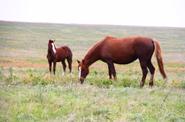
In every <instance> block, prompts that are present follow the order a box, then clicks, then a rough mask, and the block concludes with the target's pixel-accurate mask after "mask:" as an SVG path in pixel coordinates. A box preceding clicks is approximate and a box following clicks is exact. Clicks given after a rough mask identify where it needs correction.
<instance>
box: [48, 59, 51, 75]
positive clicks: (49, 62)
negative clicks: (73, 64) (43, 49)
mask: <svg viewBox="0 0 185 122" xmlns="http://www.w3.org/2000/svg"><path fill="white" fill-rule="evenodd" d="M48 64H49V72H50V73H51V67H52V62H51V61H48Z"/></svg>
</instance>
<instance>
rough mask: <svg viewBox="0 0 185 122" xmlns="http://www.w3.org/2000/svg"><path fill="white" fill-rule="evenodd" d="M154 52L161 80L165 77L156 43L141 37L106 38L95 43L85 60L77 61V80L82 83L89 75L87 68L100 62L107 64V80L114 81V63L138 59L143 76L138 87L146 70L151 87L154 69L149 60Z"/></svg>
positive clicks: (141, 84)
mask: <svg viewBox="0 0 185 122" xmlns="http://www.w3.org/2000/svg"><path fill="white" fill-rule="evenodd" d="M154 50H155V54H156V58H157V62H158V66H159V70H160V73H161V74H162V76H163V78H165V79H166V78H167V76H166V73H165V71H164V68H163V59H162V56H161V48H160V45H159V43H158V41H155V40H153V39H151V38H147V37H141V36H135V37H127V38H120V39H118V38H114V37H109V36H108V37H106V38H105V39H103V40H102V41H99V42H97V43H96V44H95V45H94V46H93V47H92V48H90V50H89V51H88V52H87V54H86V56H85V58H84V59H83V60H82V61H81V62H80V61H78V63H79V65H78V69H79V80H80V81H81V83H83V82H84V79H85V78H86V76H87V75H88V73H89V66H90V65H91V64H93V63H94V62H96V61H97V60H101V61H103V62H105V63H107V65H108V70H109V78H110V79H112V76H113V77H114V79H116V70H115V68H114V63H117V64H129V63H131V62H133V61H135V60H136V59H139V62H140V66H141V69H142V74H143V76H142V80H141V82H140V87H143V86H144V83H145V79H146V76H147V73H148V69H149V71H150V73H151V78H150V82H149V85H150V86H153V77H154V72H155V67H154V66H153V64H152V62H151V58H152V55H153V52H154ZM147 68H148V69H147Z"/></svg>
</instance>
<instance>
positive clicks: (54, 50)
mask: <svg viewBox="0 0 185 122" xmlns="http://www.w3.org/2000/svg"><path fill="white" fill-rule="evenodd" d="M51 45H52V50H53V52H54V53H56V49H55V46H54V44H53V43H51Z"/></svg>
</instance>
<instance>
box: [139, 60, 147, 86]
mask: <svg viewBox="0 0 185 122" xmlns="http://www.w3.org/2000/svg"><path fill="white" fill-rule="evenodd" d="M139 61H140V66H141V69H142V74H143V76H142V79H141V82H140V87H143V86H144V84H145V79H146V76H147V73H148V70H147V63H146V62H145V61H142V60H141V59H140V60H139Z"/></svg>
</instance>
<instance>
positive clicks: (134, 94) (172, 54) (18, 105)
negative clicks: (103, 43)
mask: <svg viewBox="0 0 185 122" xmlns="http://www.w3.org/2000/svg"><path fill="white" fill-rule="evenodd" d="M107 35H111V36H115V37H126V36H130V35H144V36H148V37H152V38H156V39H157V40H159V41H160V43H161V47H162V50H163V57H164V66H165V70H166V73H167V75H168V82H167V83H164V81H163V79H162V77H161V75H160V73H159V71H158V67H157V64H156V59H155V57H153V62H154V64H155V67H156V74H155V81H154V87H153V88H149V86H148V81H149V74H148V77H147V80H146V83H145V86H144V88H143V89H140V88H139V81H140V79H141V76H142V75H141V69H140V66H139V62H138V61H135V62H134V63H131V64H128V65H116V70H117V81H111V80H109V79H108V69H107V65H106V64H105V63H102V62H96V63H95V64H93V65H92V66H91V67H90V74H89V75H88V77H87V79H86V81H85V82H84V83H85V84H83V85H80V83H79V82H78V70H77V62H76V60H77V59H79V60H81V59H82V58H83V57H84V55H85V54H86V51H87V50H88V48H89V47H91V46H92V45H93V44H94V43H95V42H97V41H99V40H102V39H103V38H104V37H105V36H107ZM49 39H55V40H56V42H55V43H56V45H57V46H60V45H68V46H69V47H70V48H71V49H72V51H73V73H72V75H70V74H69V73H68V69H67V73H66V74H65V75H64V76H62V72H63V71H62V66H61V64H60V63H57V68H56V70H57V71H56V76H53V75H50V74H49V70H48V64H47V60H46V54H47V43H48V40H49ZM184 72H185V29H184V28H161V27H131V26H111V25H64V24H48V23H45V24H41V23H17V22H3V21H1V22H0V121H18V122H19V121H185V75H184Z"/></svg>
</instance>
